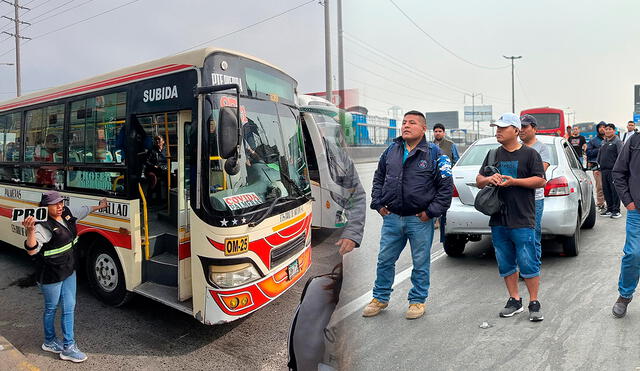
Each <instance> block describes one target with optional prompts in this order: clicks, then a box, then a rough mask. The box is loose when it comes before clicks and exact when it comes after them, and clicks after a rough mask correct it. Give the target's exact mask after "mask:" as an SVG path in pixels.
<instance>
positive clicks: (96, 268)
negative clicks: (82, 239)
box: [86, 240, 133, 307]
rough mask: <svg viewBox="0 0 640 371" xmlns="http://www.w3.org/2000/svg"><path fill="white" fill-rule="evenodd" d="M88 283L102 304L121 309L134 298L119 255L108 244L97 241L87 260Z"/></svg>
mask: <svg viewBox="0 0 640 371" xmlns="http://www.w3.org/2000/svg"><path fill="white" fill-rule="evenodd" d="M86 272H87V281H88V282H89V286H90V287H91V291H93V294H94V295H95V296H96V297H97V298H98V299H100V300H101V301H102V302H104V303H106V304H109V305H112V306H115V307H119V306H121V305H124V304H126V303H127V302H128V301H129V300H131V298H132V297H133V293H132V292H129V291H127V287H126V284H125V280H124V271H123V269H122V265H121V264H120V260H119V259H118V255H117V254H116V252H115V251H114V250H113V247H111V246H109V245H108V244H107V243H106V242H104V241H100V240H96V241H95V243H94V245H93V246H92V248H91V250H90V251H89V253H88V255H87V259H86Z"/></svg>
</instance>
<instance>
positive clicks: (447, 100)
mask: <svg viewBox="0 0 640 371" xmlns="http://www.w3.org/2000/svg"><path fill="white" fill-rule="evenodd" d="M351 54H356V53H353V51H352V52H351ZM356 55H358V54H356ZM369 62H371V63H375V64H377V65H378V66H381V67H382V68H385V69H390V68H388V67H386V66H384V65H382V64H379V63H376V62H373V61H371V60H370V61H369ZM351 64H352V65H354V66H355V67H356V68H359V69H361V70H364V71H365V72H369V73H371V72H370V71H369V70H367V69H366V68H364V67H362V66H360V65H357V64H355V63H353V62H351ZM390 70H392V71H394V70H393V69H390ZM394 72H395V73H397V74H404V73H402V72H398V71H394ZM404 75H405V76H408V75H406V74H404ZM377 76H378V77H381V78H385V79H386V77H384V76H382V75H377ZM409 77H410V78H415V76H409ZM405 86H406V87H408V85H405ZM412 90H413V91H420V92H421V93H423V94H425V95H429V96H432V97H434V98H437V99H441V100H443V102H444V101H446V102H445V103H454V98H449V97H443V96H440V95H436V94H433V93H430V92H427V91H426V90H420V89H417V88H416V87H413V88H412ZM455 103H459V101H455Z"/></svg>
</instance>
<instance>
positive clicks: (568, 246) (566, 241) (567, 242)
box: [562, 214, 580, 256]
mask: <svg viewBox="0 0 640 371" xmlns="http://www.w3.org/2000/svg"><path fill="white" fill-rule="evenodd" d="M562 249H563V250H564V254H565V255H566V256H578V254H579V253H580V214H578V221H577V222H576V230H575V231H574V232H573V235H571V236H566V237H563V241H562Z"/></svg>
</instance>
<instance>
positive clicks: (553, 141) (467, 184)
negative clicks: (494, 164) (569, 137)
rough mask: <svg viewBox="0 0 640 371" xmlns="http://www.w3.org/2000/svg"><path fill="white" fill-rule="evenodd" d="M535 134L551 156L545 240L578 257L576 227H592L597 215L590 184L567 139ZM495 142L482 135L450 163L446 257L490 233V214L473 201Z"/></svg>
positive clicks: (577, 229) (578, 242) (544, 227)
mask: <svg viewBox="0 0 640 371" xmlns="http://www.w3.org/2000/svg"><path fill="white" fill-rule="evenodd" d="M537 138H538V140H539V141H541V142H542V143H544V144H546V145H547V146H548V147H549V149H550V150H551V157H552V158H551V164H550V166H549V168H548V169H547V172H546V176H547V185H546V186H545V189H544V195H545V202H544V212H543V214H542V235H543V239H548V238H557V239H559V240H560V241H561V243H562V245H563V249H564V253H565V254H566V255H568V256H576V255H578V253H579V247H580V229H581V228H593V226H594V225H595V222H596V218H597V214H596V211H597V209H596V204H595V200H594V197H593V183H592V182H591V178H589V176H588V175H587V173H586V172H585V169H584V167H583V166H582V165H581V163H580V162H579V160H578V158H577V157H576V154H575V152H574V151H573V149H572V148H571V145H569V143H568V142H567V141H566V140H564V139H563V138H559V137H552V136H544V135H539V136H538V137H537ZM498 146H499V143H498V142H497V141H496V139H495V138H486V139H480V140H478V141H476V142H475V143H473V144H472V145H471V146H470V147H469V148H468V149H467V150H466V151H465V152H464V154H463V155H462V157H461V158H460V160H459V161H458V162H457V163H456V165H455V166H454V167H453V182H454V191H453V200H452V202H451V208H450V209H449V210H448V211H447V222H446V227H445V233H446V240H445V244H444V250H445V252H446V253H447V254H448V255H449V256H460V255H462V253H463V252H464V248H465V244H466V243H467V241H479V240H480V238H481V237H482V235H489V234H491V228H490V227H489V217H488V216H486V215H484V214H482V213H481V212H479V211H477V210H476V209H475V208H474V207H473V203H474V200H475V196H476V195H477V194H478V191H479V189H478V187H476V175H478V172H479V170H480V166H482V162H483V161H484V158H485V156H486V155H487V152H489V150H490V149H492V148H496V147H498Z"/></svg>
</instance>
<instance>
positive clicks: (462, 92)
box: [349, 40, 465, 99]
mask: <svg viewBox="0 0 640 371" xmlns="http://www.w3.org/2000/svg"><path fill="white" fill-rule="evenodd" d="M349 41H351V40H349ZM356 45H357V44H356ZM358 46H360V45H358ZM360 47H362V46H360ZM367 51H369V52H370V53H371V51H370V50H367ZM350 54H355V55H358V56H361V57H363V58H364V56H362V55H361V54H358V53H355V52H354V51H353V50H350ZM373 54H377V55H380V54H381V53H373ZM365 60H367V61H368V62H370V63H373V64H377V65H379V66H381V67H383V68H385V69H389V70H392V71H394V72H396V73H400V74H402V73H403V72H398V71H397V70H394V69H393V68H390V67H387V66H383V65H382V64H380V63H379V62H376V61H374V60H372V59H370V58H365ZM385 60H388V59H385ZM391 60H392V59H391ZM396 62H397V63H396V64H399V63H400V64H404V63H402V62H400V61H397V60H396ZM405 66H406V67H405V68H406V69H407V70H410V71H412V72H413V73H414V75H411V78H418V79H422V80H423V81H427V82H429V83H431V84H434V83H435V85H436V86H439V87H445V88H448V89H451V90H453V91H455V92H456V93H460V94H465V91H464V90H462V89H458V88H456V87H450V86H447V85H446V84H444V83H442V82H440V81H439V80H436V79H434V78H431V77H429V76H428V75H427V77H425V76H422V75H421V74H420V71H418V70H416V69H415V68H412V67H410V66H408V65H405ZM439 98H443V99H449V98H446V97H439Z"/></svg>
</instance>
